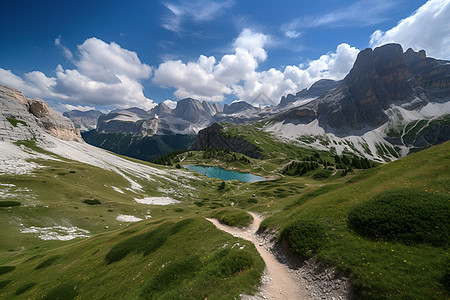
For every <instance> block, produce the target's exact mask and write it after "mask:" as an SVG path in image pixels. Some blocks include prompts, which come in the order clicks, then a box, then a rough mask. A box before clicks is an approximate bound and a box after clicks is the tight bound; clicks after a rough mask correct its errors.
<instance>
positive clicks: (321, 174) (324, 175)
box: [312, 170, 331, 180]
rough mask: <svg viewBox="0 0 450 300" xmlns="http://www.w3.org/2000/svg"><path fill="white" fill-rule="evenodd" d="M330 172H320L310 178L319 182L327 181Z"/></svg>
mask: <svg viewBox="0 0 450 300" xmlns="http://www.w3.org/2000/svg"><path fill="white" fill-rule="evenodd" d="M330 175H331V172H330V171H329V170H320V171H318V172H317V173H316V174H314V175H313V176H312V178H313V179H316V180H320V179H327V178H328V177H330Z"/></svg>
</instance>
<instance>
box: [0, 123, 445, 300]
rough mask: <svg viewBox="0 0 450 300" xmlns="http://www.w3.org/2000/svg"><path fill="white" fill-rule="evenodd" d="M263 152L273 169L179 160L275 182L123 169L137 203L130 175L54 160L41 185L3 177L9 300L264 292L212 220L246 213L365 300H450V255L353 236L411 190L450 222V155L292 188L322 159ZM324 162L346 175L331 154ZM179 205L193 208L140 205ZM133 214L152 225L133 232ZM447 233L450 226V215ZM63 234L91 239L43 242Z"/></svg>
mask: <svg viewBox="0 0 450 300" xmlns="http://www.w3.org/2000/svg"><path fill="white" fill-rule="evenodd" d="M245 130H249V129H248V128H247V129H245ZM249 134H250V133H249ZM263 142H264V143H266V144H267V145H266V146H264V147H262V148H263V149H266V150H265V151H268V152H272V153H273V156H269V155H267V156H266V159H265V160H255V159H249V158H246V159H237V160H233V159H231V160H230V159H228V160H225V159H219V158H217V157H209V156H208V158H204V156H203V154H204V153H203V152H186V153H183V154H181V155H180V156H179V159H180V160H182V161H181V162H180V164H185V163H188V162H189V163H199V164H211V165H221V166H224V167H227V168H235V169H239V170H248V171H251V172H254V173H257V174H260V175H263V176H266V177H268V178H272V179H273V180H268V181H262V182H256V183H242V182H238V181H228V182H226V183H225V184H222V182H223V181H221V180H219V179H210V178H207V177H205V176H203V175H195V174H194V173H192V177H191V178H184V177H183V178H181V177H180V178H178V181H177V182H174V181H172V180H171V179H170V178H169V177H167V178H166V177H159V178H158V180H151V178H150V179H145V177H134V176H133V174H131V173H127V172H126V170H121V171H122V172H124V173H125V174H126V175H127V176H128V177H129V178H131V179H133V180H134V181H135V182H137V183H139V184H140V185H141V186H142V190H141V191H138V190H136V189H133V188H132V184H131V182H130V181H129V180H127V179H126V178H125V177H123V176H122V175H120V174H118V173H117V172H113V171H108V170H105V169H102V168H98V167H94V166H91V165H87V164H83V163H80V162H75V161H71V160H68V159H64V158H62V157H58V156H55V155H53V159H41V160H39V161H35V162H36V163H37V164H39V165H40V166H41V167H40V168H37V169H35V171H33V173H32V174H31V175H0V183H1V185H0V196H1V197H2V199H0V202H1V201H15V202H19V203H20V205H19V206H11V204H7V205H5V206H0V226H1V228H2V231H0V298H14V297H18V298H19V299H20V298H23V299H29V298H32V299H33V298H38V299H40V298H44V299H57V297H58V296H59V297H64V298H63V299H75V298H79V299H81V298H82V299H87V298H88V299H91V298H93V299H95V298H111V297H117V298H126V299H135V298H141V297H144V298H157V299H177V298H178V299H200V298H201V299H203V298H205V297H208V299H217V298H226V299H233V298H234V297H238V295H239V294H241V293H252V292H254V291H255V289H256V286H257V283H258V282H259V279H260V276H261V274H262V271H263V262H262V260H261V258H260V257H259V255H258V253H257V252H256V249H255V248H254V247H253V245H252V244H251V243H249V242H246V241H244V240H241V239H238V238H235V237H233V236H230V235H228V234H225V233H223V232H221V231H219V230H217V229H216V228H215V227H214V226H213V225H212V224H210V223H209V222H208V221H206V220H204V218H205V217H217V218H219V219H221V220H222V222H224V223H228V224H231V225H236V226H244V225H246V224H248V222H249V221H250V219H249V215H248V214H246V213H245V212H246V211H256V212H261V213H264V214H265V215H267V216H269V217H268V218H267V219H266V220H265V221H264V222H263V224H262V228H263V229H266V228H274V229H277V230H278V231H279V232H280V233H282V234H281V238H285V239H287V240H288V241H290V242H291V246H292V247H291V250H292V251H294V252H296V253H297V254H298V255H299V256H304V257H306V258H307V257H311V256H314V255H315V256H316V257H317V258H319V259H320V260H321V261H322V262H325V263H326V264H329V265H332V266H337V268H338V269H339V270H340V271H341V272H342V273H343V274H346V275H348V276H350V278H351V279H352V282H353V285H354V288H355V290H356V291H357V293H358V294H359V295H360V296H361V297H362V298H366V299H373V298H379V299H391V298H441V299H445V298H446V297H447V292H446V289H445V287H444V282H445V278H447V284H448V277H449V276H450V275H449V271H448V265H449V258H448V251H447V250H448V244H446V243H445V242H444V243H443V244H442V243H440V244H439V243H437V244H433V243H428V242H425V243H424V242H419V243H416V242H414V241H412V242H404V241H403V240H401V239H398V240H395V239H392V238H390V239H386V238H382V237H376V236H375V237H373V236H370V234H364V233H363V232H362V231H359V230H357V229H355V228H353V227H351V226H350V224H349V221H348V219H349V215H350V214H351V213H352V212H355V211H356V212H357V209H358V208H360V206H361V205H362V204H364V203H369V204H370V203H372V202H371V201H373V199H375V198H376V197H377V196H380V195H381V196H383V195H385V194H386V193H388V192H390V191H394V192H395V191H406V190H407V191H408V192H415V191H417V195H421V197H424V199H423V200H424V201H425V202H426V203H427V205H428V204H429V203H431V202H435V201H434V200H433V201H431V202H430V201H429V199H428V198H430V197H427V195H439V197H441V198H440V199H442V197H444V198H443V199H444V202H443V203H444V204H443V205H444V206H443V209H442V207H441V209H440V211H444V214H445V213H446V212H447V213H448V211H449V206H448V199H449V198H448V195H449V192H450V191H449V188H448V187H449V186H450V184H449V183H450V182H449V176H448V174H449V159H450V157H449V155H448V153H449V147H450V143H445V144H442V145H439V146H435V147H433V148H430V149H427V150H424V151H422V152H419V153H416V154H413V155H411V156H408V157H406V158H403V159H400V160H398V161H395V162H393V163H388V164H385V165H381V166H378V167H376V168H371V169H367V170H358V169H354V170H353V171H350V172H348V174H347V175H346V176H342V174H341V170H338V171H336V170H335V169H334V170H333V171H330V174H328V176H321V175H320V176H316V175H317V174H320V173H321V172H323V171H326V170H324V169H322V167H321V168H319V169H316V170H312V171H308V172H307V173H306V174H303V175H302V176H288V175H283V174H281V173H280V172H281V171H282V170H283V168H284V167H285V165H286V164H288V163H289V162H291V161H292V160H294V159H299V160H300V159H302V158H304V157H308V156H311V155H314V152H309V151H310V150H304V149H301V148H297V147H295V146H292V145H287V144H283V143H281V144H274V143H270V139H269V138H267V139H265V138H264V137H261V143H263ZM28 146H29V147H32V145H28ZM269 147H271V148H269ZM268 149H271V150H268ZM35 150H38V151H43V150H41V149H39V148H35ZM43 152H45V151H43ZM276 153H278V157H277V156H276V155H275V154H276ZM47 154H48V153H47ZM319 155H320V157H321V158H322V159H323V160H329V161H330V162H333V163H335V161H334V156H333V155H332V154H331V153H322V152H320V153H319ZM230 157H232V154H231V156H230ZM237 158H240V156H239V155H237ZM129 160H130V161H133V162H136V163H140V164H144V165H148V166H151V167H153V168H156V169H155V170H160V171H164V172H167V173H168V174H171V173H172V174H176V172H178V169H176V168H175V167H172V168H169V167H163V166H155V165H153V164H150V163H145V162H139V161H137V160H134V159H129ZM180 184H181V185H180ZM405 194H406V193H405ZM167 195H170V197H172V198H174V199H175V200H178V201H180V202H179V203H176V204H172V205H168V206H161V205H148V204H141V203H137V202H136V199H141V198H143V197H144V196H154V197H163V196H167ZM425 198H427V199H425ZM431 198H432V197H431ZM431 198H430V199H431ZM420 200H421V199H419V203H420ZM427 201H428V202H427ZM439 201H442V200H439ZM419 205H420V204H419ZM427 207H428V206H427ZM430 209H431V208H430ZM430 211H433V210H430ZM376 212H377V210H376V209H375V213H376ZM425 214H426V212H425ZM120 215H127V216H132V217H135V218H140V219H142V221H140V222H137V223H127V222H124V221H122V220H120V219H118V216H120ZM436 215H438V214H436ZM357 216H358V215H357ZM431 219H433V218H431ZM441 221H442V220H441ZM442 222H443V223H440V224H444V226H445V224H447V225H448V219H447V220H445V215H444V220H443V221H442ZM446 222H447V223H446ZM403 223H404V222H403ZM299 224H300V225H301V226H300V225H299ZM57 226H63V227H67V228H72V227H75V229H77V230H78V231H77V232H76V234H79V235H80V237H77V238H75V239H72V240H69V241H60V240H43V239H42V238H39V237H38V236H39V234H41V235H43V233H42V230H41V231H40V232H39V233H38V232H37V231H34V232H33V231H32V230H31V231H30V228H35V229H36V228H40V229H42V228H49V229H48V230H49V231H52V230H53V231H55V230H56V229H55V228H56V227H57ZM25 229H28V232H29V233H25V232H24V230H25ZM82 230H86V231H88V232H85V231H82ZM357 232H358V233H357ZM363 234H364V235H363ZM44 235H45V234H44ZM82 235H87V236H89V237H81V236H82ZM447 236H448V235H447ZM442 238H443V239H442V240H443V241H445V239H446V238H447V237H446V235H445V233H444V234H443V236H442ZM299 241H300V243H299ZM446 270H447V271H446ZM446 272H447V273H446ZM445 276H447V277H445Z"/></svg>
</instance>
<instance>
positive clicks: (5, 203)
mask: <svg viewBox="0 0 450 300" xmlns="http://www.w3.org/2000/svg"><path fill="white" fill-rule="evenodd" d="M20 205H21V204H20V202H18V201H12V200H6V201H0V207H11V206H20Z"/></svg>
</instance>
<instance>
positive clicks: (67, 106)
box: [61, 104, 95, 111]
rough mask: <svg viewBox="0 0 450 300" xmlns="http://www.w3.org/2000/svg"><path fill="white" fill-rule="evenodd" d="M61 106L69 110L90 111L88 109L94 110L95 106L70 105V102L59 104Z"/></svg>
mask: <svg viewBox="0 0 450 300" xmlns="http://www.w3.org/2000/svg"><path fill="white" fill-rule="evenodd" d="M61 106H62V107H64V111H70V110H79V111H90V110H95V107H93V106H83V105H71V104H61Z"/></svg>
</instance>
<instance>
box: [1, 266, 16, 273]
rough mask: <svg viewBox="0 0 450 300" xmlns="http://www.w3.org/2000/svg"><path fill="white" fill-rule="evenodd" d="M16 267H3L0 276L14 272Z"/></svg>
mask: <svg viewBox="0 0 450 300" xmlns="http://www.w3.org/2000/svg"><path fill="white" fill-rule="evenodd" d="M15 268H16V267H14V266H1V267H0V275H2V274H6V273H9V272H11V271H13V270H14V269H15Z"/></svg>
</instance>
